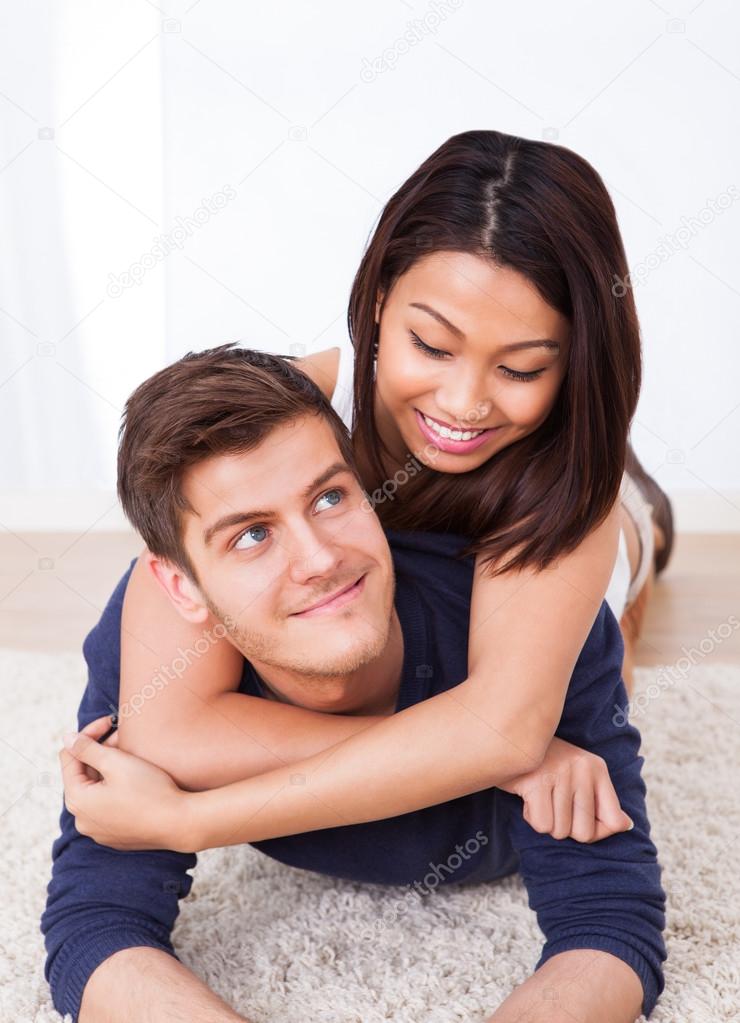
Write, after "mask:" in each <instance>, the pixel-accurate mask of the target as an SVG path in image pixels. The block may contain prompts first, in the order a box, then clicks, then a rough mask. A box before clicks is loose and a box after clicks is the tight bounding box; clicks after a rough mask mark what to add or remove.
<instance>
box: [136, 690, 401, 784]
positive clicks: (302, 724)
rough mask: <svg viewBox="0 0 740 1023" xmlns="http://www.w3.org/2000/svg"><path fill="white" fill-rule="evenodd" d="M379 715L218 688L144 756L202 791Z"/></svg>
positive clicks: (327, 741) (291, 758) (315, 749)
mask: <svg viewBox="0 0 740 1023" xmlns="http://www.w3.org/2000/svg"><path fill="white" fill-rule="evenodd" d="M379 721H382V718H381V717H376V716H359V715H356V716H353V715H348V714H325V713H321V712H320V711H313V710H306V709H304V708H303V707H295V706H293V705H291V704H285V703H278V702H274V701H272V700H266V699H263V698H262V697H259V696H249V695H247V694H245V693H234V692H228V693H220V694H219V695H218V696H217V697H215V698H214V699H213V700H211V701H210V702H209V703H208V704H201V706H200V707H199V709H198V712H197V714H196V715H194V716H193V717H192V718H191V719H190V720H189V721H179V722H177V731H173V730H170V731H169V732H168V734H167V735H166V738H164V739H163V745H162V747H161V748H160V749H159V752H158V759H157V760H156V761H155V760H153V759H152V757H151V756H148V757H146V758H145V759H149V760H150V761H152V762H153V763H156V764H157V766H158V767H162V768H163V770H166V771H167V772H168V774H170V775H171V776H172V777H173V778H174V780H175V781H176V782H177V784H178V785H179V786H180V788H182V789H186V790H188V791H190V792H202V791H205V790H208V789H215V788H218V787H219V786H224V785H230V784H232V783H233V782H237V781H244V780H246V779H250V778H254V777H256V776H257V775H261V774H265V773H267V772H270V771H274V770H275V769H276V768H280V767H285V766H290V765H292V764H295V763H298V762H300V761H303V760H305V759H306V758H308V757H312V756H314V755H315V754H318V753H321V752H323V751H324V750H328V749H330V748H331V747H333V746H336V745H337V743H340V742H343V741H344V740H345V739H347V738H349V737H350V736H352V735H355V734H356V733H357V732H361V731H363V730H364V729H366V728H369V727H371V726H373V725H374V724H376V723H377V722H379ZM160 761H161V762H160Z"/></svg>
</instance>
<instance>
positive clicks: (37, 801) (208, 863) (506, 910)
mask: <svg viewBox="0 0 740 1023" xmlns="http://www.w3.org/2000/svg"><path fill="white" fill-rule="evenodd" d="M685 660H686V661H687V664H686V665H683V670H681V668H679V667H678V666H674V668H673V669H672V670H670V671H668V670H666V669H638V671H637V683H636V691H635V697H634V699H633V705H632V715H633V720H634V722H635V724H637V726H638V727H639V728H640V730H641V732H642V736H643V746H642V753H643V755H644V756H645V758H646V763H645V768H644V776H645V780H646V783H647V788H648V808H649V812H650V816H651V821H652V835H653V838H654V840H655V843H656V845H657V847H658V851H659V855H660V861H661V863H662V866H663V885H664V887H665V889H666V891H667V893H668V902H669V905H668V926H667V932H666V941H667V946H668V954H669V958H668V962H667V964H666V989H665V991H664V993H663V995H662V997H661V999H660V1000H659V1002H658V1005H657V1007H656V1009H655V1010H654V1011H653V1013H652V1015H651V1017H650V1019H651V1023H730V1021H733V1023H736V1021H739V1020H740V785H739V778H740V771H739V767H740V754H739V752H738V751H739V750H740V669H738V668H736V667H729V666H722V665H718V666H712V667H710V666H707V665H705V664H701V663H698V664H693V663H692V664H690V665H689V664H688V659H685ZM0 678H1V679H2V689H1V692H0V701H1V710H0V757H1V758H2V760H1V764H0V766H1V768H2V769H1V770H0V815H1V816H0V825H1V826H2V871H1V872H0V885H1V886H2V890H1V891H0V900H1V902H0V905H2V920H3V925H2V931H1V936H0V943H1V944H2V948H1V949H0V952H1V955H0V992H1V994H0V999H1V1001H0V1020H2V1021H3V1023H11V1021H12V1023H60V1019H61V1017H60V1016H59V1015H58V1013H57V1012H56V1011H55V1010H54V1008H53V1006H52V1004H51V999H50V996H49V990H48V987H47V984H46V981H45V980H44V975H43V963H44V947H43V939H42V936H41V933H40V931H39V927H38V921H39V917H40V915H41V912H42V909H43V906H44V902H45V897H46V885H47V883H48V880H49V876H50V849H51V843H52V841H53V839H54V838H55V837H56V834H57V829H58V820H59V813H60V810H61V805H62V789H61V782H60V779H59V771H58V761H57V750H58V749H59V748H60V746H61V741H62V735H63V733H64V732H66V731H69V730H72V729H74V728H75V727H76V710H77V705H78V703H79V699H80V696H81V694H82V690H83V686H84V666H83V664H82V659H81V657H78V656H74V655H71V654H65V655H59V656H52V655H35V654H29V653H19V652H12V651H0ZM404 892H405V889H401V888H381V887H376V886H364V885H359V884H352V883H348V882H345V881H336V880H333V879H330V878H325V877H322V876H320V875H314V874H310V873H306V872H302V871H298V870H294V869H292V868H290V867H285V866H283V865H282V864H280V863H277V862H275V861H274V860H271V859H269V858H268V857H267V856H264V855H262V854H261V853H259V852H257V851H256V850H254V849H252V848H251V847H249V846H241V847H235V846H234V847H229V848H227V849H223V850H209V851H208V852H206V853H203V854H201V855H200V856H199V859H198V865H197V867H196V870H195V881H194V884H193V888H192V891H191V894H190V895H189V896H188V898H187V899H185V900H184V901H183V902H181V912H180V917H179V918H178V921H177V925H176V928H175V932H174V936H173V940H174V945H175V948H176V950H177V952H178V955H179V956H180V958H181V959H182V961H183V962H184V963H185V964H186V965H187V966H188V967H190V968H191V969H193V970H194V971H195V972H196V973H197V974H198V975H199V976H200V977H202V978H203V979H204V980H205V981H206V983H207V984H209V985H210V986H211V987H212V988H213V989H214V990H216V991H217V992H218V993H219V994H220V995H221V996H222V997H223V998H225V999H226V1000H227V1001H228V1002H229V1003H230V1004H231V1005H233V1006H234V1007H235V1008H236V1009H237V1010H238V1011H239V1012H241V1013H243V1014H244V1015H245V1016H247V1017H248V1018H249V1019H250V1020H253V1021H254V1023H304V1021H305V1020H306V1019H309V1020H311V1021H314V1023H355V1021H356V1023H379V1021H381V1020H384V1021H385V1020H395V1021H399V1023H448V1021H465V1023H475V1021H480V1023H483V1021H484V1020H485V1019H486V1018H487V1016H488V1015H490V1014H491V1013H492V1012H493V1011H494V1009H495V1008H496V1007H497V1006H498V1005H499V1004H500V1002H501V1001H502V1000H503V998H504V997H505V996H506V994H507V993H508V992H509V991H510V990H511V988H512V986H513V985H515V984H517V983H520V982H522V981H524V980H525V979H526V977H527V976H528V975H529V974H530V973H531V970H532V968H533V966H534V964H535V963H536V961H537V959H538V957H539V952H540V948H541V944H542V937H541V934H540V932H539V929H538V927H537V923H536V921H535V917H534V914H533V913H532V912H531V911H530V909H529V908H528V905H527V898H526V893H525V890H524V888H523V885H522V884H521V882H520V880H519V878H518V876H516V875H515V876H512V877H509V878H506V879H504V880H503V881H500V882H497V883H494V884H489V885H471V886H470V887H468V888H467V889H465V888H460V889H459V890H455V888H454V887H451V888H447V889H445V890H438V891H436V892H434V893H432V894H429V895H427V896H426V897H424V898H419V899H418V900H416V901H411V900H406V901H405V902H403V903H400V902H399V899H400V898H401V897H402V896H403V894H404ZM371 932H372V933H374V934H376V935H377V937H376V938H375V939H373V940H368V934H370V933H371ZM70 1018H71V1017H67V1020H69V1019H70Z"/></svg>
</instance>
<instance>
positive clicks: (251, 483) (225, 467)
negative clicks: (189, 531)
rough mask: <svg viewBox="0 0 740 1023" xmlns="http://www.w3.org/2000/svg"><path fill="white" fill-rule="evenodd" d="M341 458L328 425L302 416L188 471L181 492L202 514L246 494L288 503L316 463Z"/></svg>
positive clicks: (315, 417) (308, 476)
mask: <svg viewBox="0 0 740 1023" xmlns="http://www.w3.org/2000/svg"><path fill="white" fill-rule="evenodd" d="M309 453H310V457H309ZM340 457H341V456H340V454H339V447H338V445H337V441H336V438H335V437H334V434H333V432H332V430H331V428H330V427H329V425H328V424H327V423H326V422H325V421H324V420H323V419H320V418H319V417H317V416H308V417H303V418H301V419H296V420H292V421H290V422H287V423H281V424H280V425H279V426H276V427H275V428H274V429H273V430H271V431H270V433H269V434H268V435H267V436H266V437H265V438H264V439H263V440H262V441H260V443H259V444H257V445H256V446H255V447H253V448H251V449H249V450H247V451H233V452H224V453H222V454H216V455H213V456H211V457H210V458H206V459H203V460H202V461H200V462H197V463H196V464H195V465H194V466H192V467H191V468H190V469H188V470H187V472H186V473H185V475H184V477H183V481H182V490H183V494H184V495H185V497H186V498H187V500H188V502H189V503H190V505H191V506H192V507H193V508H194V509H195V511H196V513H197V514H198V515H199V516H200V517H202V516H203V514H204V513H205V512H206V511H207V510H208V511H209V512H213V511H214V510H216V511H218V509H219V507H220V506H222V505H223V506H229V505H232V504H233V503H234V501H235V500H237V499H241V500H244V499H246V498H247V497H249V498H250V499H251V501H252V502H253V501H254V500H258V502H259V503H260V505H262V504H264V503H265V501H268V499H271V500H278V501H279V500H282V501H283V502H285V501H287V500H289V499H290V496H291V494H292V493H294V492H295V493H296V494H297V493H300V491H301V489H302V486H304V485H306V484H307V483H308V482H309V481H310V479H312V478H313V476H314V475H315V474H316V470H317V467H320V466H323V463H324V462H325V461H327V459H328V460H330V461H335V460H337V459H338V458H340ZM327 464H328V462H327Z"/></svg>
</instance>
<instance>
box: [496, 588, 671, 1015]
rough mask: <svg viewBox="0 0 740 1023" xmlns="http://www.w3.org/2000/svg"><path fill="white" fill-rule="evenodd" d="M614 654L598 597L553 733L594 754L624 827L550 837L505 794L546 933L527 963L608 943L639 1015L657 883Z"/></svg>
mask: <svg viewBox="0 0 740 1023" xmlns="http://www.w3.org/2000/svg"><path fill="white" fill-rule="evenodd" d="M622 654H623V643H622V638H621V635H620V633H619V626H618V624H617V621H616V619H615V618H614V615H613V614H612V613H611V611H610V610H609V608H608V607H607V605H606V604H604V605H602V608H601V611H600V612H599V616H598V617H597V619H596V622H595V624H594V627H593V629H592V631H591V634H590V636H589V638H588V640H587V642H586V645H585V646H584V648H583V652H582V654H581V656H580V658H579V660H578V663H577V665H576V668H575V671H574V674H573V677H572V680H571V684H570V686H569V689H568V693H567V696H566V700H565V707H564V710H563V716H562V718H561V720H560V724H559V726H558V729H557V731H556V733H555V734H556V735H557V736H558V737H559V738H561V739H565V740H566V741H568V742H571V743H573V744H574V745H576V746H580V747H582V748H584V749H587V750H588V751H589V752H590V753H595V754H596V755H597V756H600V757H603V758H604V760H605V761H606V763H607V765H608V768H609V775H610V777H611V780H612V783H613V785H614V788H615V789H616V792H617V796H618V797H619V801H620V804H621V806H622V809H623V810H624V811H625V813H627V814H628V815H629V816H630V817H631V818H632V820H633V821H634V825H635V826H634V828H633V829H632V830H631V831H626V832H621V833H620V834H617V835H612V836H611V837H610V838H605V839H603V840H602V841H600V842H593V843H590V844H581V843H579V842H576V841H574V840H573V839H571V838H567V839H563V840H556V839H554V838H551V837H550V836H549V835H541V834H539V833H537V832H536V831H534V830H533V829H532V828H531V827H530V826H529V825H528V824H527V823H526V821H525V820H524V818H523V817H522V812H521V806H522V804H521V800H519V799H518V797H513V796H512V797H511V799H512V801H513V807H512V809H513V812H512V814H511V825H510V828H511V830H510V834H511V840H512V843H513V845H514V848H515V849H516V850H517V852H518V853H519V856H520V870H521V874H522V878H523V879H524V883H525V885H526V887H527V892H528V895H529V904H530V906H531V908H532V909H534V910H535V912H536V914H537V921H538V923H539V925H540V927H541V928H542V931H543V933H544V935H545V938H546V943H545V946H544V948H543V951H542V955H541V957H540V959H539V962H538V963H537V966H536V967H535V969H538V968H539V967H540V966H542V964H543V963H545V962H546V961H547V960H548V959H550V958H551V957H552V956H554V955H557V954H558V953H559V952H565V951H568V950H569V949H576V948H579V949H599V950H602V951H604V952H610V953H612V955H615V956H617V957H618V958H619V959H622V960H623V961H624V962H626V963H627V964H628V965H629V966H631V967H632V968H633V969H634V970H635V972H636V973H637V975H638V977H639V978H640V980H641V982H642V987H643V1003H642V1011H643V1013H644V1014H645V1016H648V1015H649V1014H650V1013H651V1012H652V1010H653V1007H654V1005H655V1002H656V1000H657V998H658V996H659V995H660V993H661V991H662V990H663V986H664V981H663V970H662V964H663V962H664V960H665V958H666V950H665V945H664V942H663V934H662V932H663V929H664V927H665V892H664V891H663V888H662V887H661V883H660V874H661V868H660V865H659V863H658V858H657V852H656V848H655V845H654V844H653V842H652V841H651V839H650V824H649V822H648V818H647V812H646V809H645V794H646V787H645V783H644V781H643V779H642V775H641V767H642V764H643V762H644V758H643V757H641V756H639V755H638V752H639V748H640V733H639V732H638V730H637V729H636V728H635V727H634V726H633V725H631V724H629V723H626V724H625V714H624V713H615V710H619V709H621V708H625V707H626V705H627V693H626V690H625V687H624V682H623V681H622V678H621V664H622ZM517 804H518V805H517Z"/></svg>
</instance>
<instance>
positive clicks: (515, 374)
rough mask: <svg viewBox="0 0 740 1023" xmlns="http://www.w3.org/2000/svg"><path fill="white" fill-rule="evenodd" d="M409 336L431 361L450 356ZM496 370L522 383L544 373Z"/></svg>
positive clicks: (415, 336) (506, 368)
mask: <svg viewBox="0 0 740 1023" xmlns="http://www.w3.org/2000/svg"><path fill="white" fill-rule="evenodd" d="M409 334H410V335H411V344H412V345H413V346H414V348H418V350H419V351H420V352H423V353H424V355H428V356H429V358H431V359H444V358H445V356H447V355H450V354H451V353H450V352H445V351H443V350H442V349H441V348H432V346H431V345H428V344H427V343H426V342H425V341H422V340H421V338H420V337H419V335H418V334H416V333H415V332H414V331H413V330H411V331H409ZM498 368H499V369H500V370H501V372H502V373H503V374H504V376H507V377H508V378H509V379H510V380H519V381H521V382H522V383H526V382H527V381H530V380H536V379H537V378H538V377H540V376H541V375H542V374H543V373H544V372H545V370H544V369H533V370H528V371H527V372H524V371H523V370H518V369H510V368H509V367H508V366H499V367H498Z"/></svg>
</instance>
